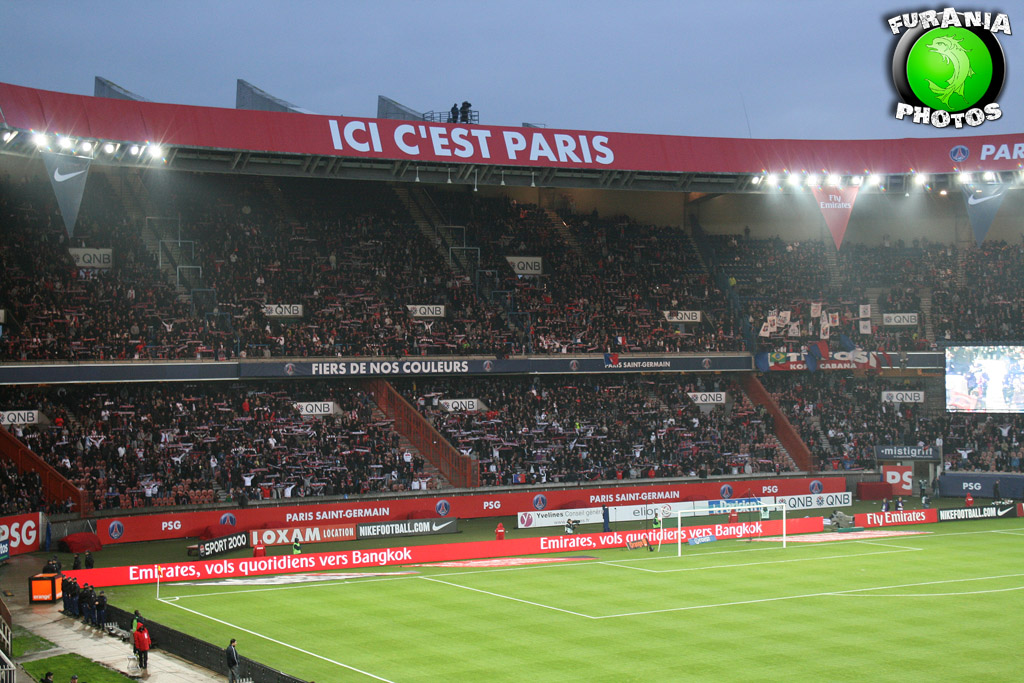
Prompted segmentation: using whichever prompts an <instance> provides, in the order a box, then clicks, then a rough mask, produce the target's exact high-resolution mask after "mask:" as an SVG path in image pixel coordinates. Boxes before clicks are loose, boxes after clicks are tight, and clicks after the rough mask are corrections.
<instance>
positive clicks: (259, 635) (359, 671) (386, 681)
mask: <svg viewBox="0 0 1024 683" xmlns="http://www.w3.org/2000/svg"><path fill="white" fill-rule="evenodd" d="M160 602H162V603H164V604H165V605H170V606H171V607H177V608H178V609H180V610H184V611H186V612H190V613H192V614H195V615H196V616H199V617H203V618H204V619H209V620H210V621H215V622H217V623H218V624H223V625H224V626H229V627H231V628H233V629H237V630H239V631H241V632H243V633H248V634H249V635H251V636H256V637H257V638H262V639H263V640H268V641H270V642H271V643H274V644H276V645H280V646H281V647H286V648H288V649H290V650H295V651H296V652H301V653H302V654H304V655H308V656H310V657H315V658H316V659H320V660H323V661H325V662H327V663H328V664H334V665H335V666H340V667H341V668H343V669H348V670H349V671H353V672H355V673H357V674H362V675H364V676H369V677H370V678H372V679H374V680H378V681H384V683H394V682H393V681H391V680H389V679H387V678H381V677H380V676H377V675H376V674H372V673H370V672H369V671H363V670H362V669H357V668H356V667H354V666H349V665H348V664H343V663H341V662H339V661H336V660H333V659H330V658H329V657H324V656H323V655H318V654H317V653H315V652H310V651H309V650H303V649H302V648H301V647H296V646H294V645H292V644H291V643H286V642H284V641H281V640H277V639H276V638H271V637H270V636H265V635H263V634H262V633H257V632H256V631H251V630H249V629H247V628H243V627H241V626H238V625H237V624H232V623H230V622H227V621H224V620H223V619H218V618H217V617H211V616H210V615H209V614H203V613H202V612H198V611H196V610H194V609H189V608H188V607H184V606H182V605H179V604H177V603H174V602H171V601H170V600H164V599H162V598H161V599H160Z"/></svg>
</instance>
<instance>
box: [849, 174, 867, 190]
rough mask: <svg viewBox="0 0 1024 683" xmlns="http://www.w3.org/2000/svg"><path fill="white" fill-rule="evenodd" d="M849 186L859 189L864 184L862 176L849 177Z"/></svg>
mask: <svg viewBox="0 0 1024 683" xmlns="http://www.w3.org/2000/svg"><path fill="white" fill-rule="evenodd" d="M850 184H851V185H854V186H856V187H860V186H861V185H863V184H864V176H862V175H855V176H853V177H851V178H850Z"/></svg>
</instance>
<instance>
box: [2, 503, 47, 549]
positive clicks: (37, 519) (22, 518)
mask: <svg viewBox="0 0 1024 683" xmlns="http://www.w3.org/2000/svg"><path fill="white" fill-rule="evenodd" d="M42 521H43V520H42V515H41V514H40V513H38V512H36V513H33V514H30V515H13V516H11V517H0V541H6V542H7V544H8V545H9V546H10V548H9V551H8V552H9V553H10V554H11V555H21V554H22V553H31V552H34V551H36V550H39V530H40V529H41V528H42Z"/></svg>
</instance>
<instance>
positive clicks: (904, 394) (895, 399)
mask: <svg viewBox="0 0 1024 683" xmlns="http://www.w3.org/2000/svg"><path fill="white" fill-rule="evenodd" d="M882 403H924V392H923V391H883V392H882Z"/></svg>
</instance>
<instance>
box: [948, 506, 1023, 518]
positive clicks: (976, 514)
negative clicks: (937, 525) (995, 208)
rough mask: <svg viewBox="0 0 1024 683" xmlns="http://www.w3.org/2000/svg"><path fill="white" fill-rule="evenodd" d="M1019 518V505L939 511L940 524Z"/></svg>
mask: <svg viewBox="0 0 1024 683" xmlns="http://www.w3.org/2000/svg"><path fill="white" fill-rule="evenodd" d="M1016 516H1017V505H1016V504H1015V503H1008V504H1006V505H985V506H983V507H976V508H948V509H945V510H939V521H940V522H966V521H968V520H972V519H1003V518H1007V517H1011V518H1012V517H1016Z"/></svg>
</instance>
